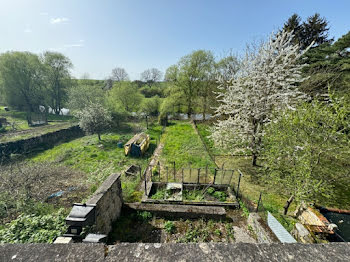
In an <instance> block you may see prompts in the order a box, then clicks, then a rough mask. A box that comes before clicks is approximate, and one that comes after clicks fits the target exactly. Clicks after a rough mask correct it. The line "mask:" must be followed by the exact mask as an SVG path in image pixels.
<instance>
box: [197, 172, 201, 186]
mask: <svg viewBox="0 0 350 262" xmlns="http://www.w3.org/2000/svg"><path fill="white" fill-rule="evenodd" d="M200 174H201V169H200V168H198V175H197V184H199V176H200Z"/></svg>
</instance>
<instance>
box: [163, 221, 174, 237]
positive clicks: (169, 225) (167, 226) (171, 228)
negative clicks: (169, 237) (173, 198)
mask: <svg viewBox="0 0 350 262" xmlns="http://www.w3.org/2000/svg"><path fill="white" fill-rule="evenodd" d="M164 229H165V231H166V232H168V233H169V234H174V233H175V232H176V226H175V224H174V222H172V221H167V222H165V224H164Z"/></svg>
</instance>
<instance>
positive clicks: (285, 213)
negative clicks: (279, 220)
mask: <svg viewBox="0 0 350 262" xmlns="http://www.w3.org/2000/svg"><path fill="white" fill-rule="evenodd" d="M293 200H294V196H293V195H292V196H291V197H290V198H289V199H288V200H287V202H286V204H285V205H284V207H283V208H284V213H283V214H284V215H287V212H288V209H289V206H290V204H291V203H292V202H293Z"/></svg>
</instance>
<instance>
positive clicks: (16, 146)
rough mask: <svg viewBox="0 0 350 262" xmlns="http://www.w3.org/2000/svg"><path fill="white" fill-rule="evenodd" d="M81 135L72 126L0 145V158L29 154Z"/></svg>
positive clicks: (79, 130)
mask: <svg viewBox="0 0 350 262" xmlns="http://www.w3.org/2000/svg"><path fill="white" fill-rule="evenodd" d="M83 135H84V132H83V131H82V130H81V129H80V127H79V126H72V127H69V128H65V129H60V130H57V131H55V132H50V133H47V134H44V135H40V136H35V137H31V138H27V139H21V140H17V141H12V142H5V143H1V144H0V158H2V157H4V156H8V155H10V154H24V153H29V152H31V151H34V150H35V149H38V148H48V147H50V146H53V145H55V144H56V143H58V142H60V141H62V140H67V139H72V138H76V137H80V136H83Z"/></svg>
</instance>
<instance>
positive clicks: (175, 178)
mask: <svg viewBox="0 0 350 262" xmlns="http://www.w3.org/2000/svg"><path fill="white" fill-rule="evenodd" d="M174 182H176V167H175V161H174Z"/></svg>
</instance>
